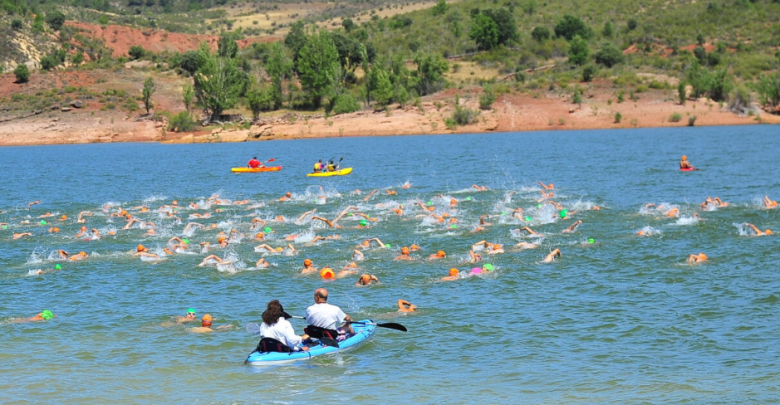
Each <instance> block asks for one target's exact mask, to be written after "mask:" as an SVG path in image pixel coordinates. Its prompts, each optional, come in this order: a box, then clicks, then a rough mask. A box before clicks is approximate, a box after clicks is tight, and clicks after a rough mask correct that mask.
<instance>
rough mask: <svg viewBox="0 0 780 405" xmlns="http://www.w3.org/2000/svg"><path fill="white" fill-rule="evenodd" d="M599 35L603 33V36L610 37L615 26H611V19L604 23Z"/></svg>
mask: <svg viewBox="0 0 780 405" xmlns="http://www.w3.org/2000/svg"><path fill="white" fill-rule="evenodd" d="M601 35H603V36H604V38H612V35H615V27H613V26H612V21H607V22H606V23H604V29H603V30H602V31H601Z"/></svg>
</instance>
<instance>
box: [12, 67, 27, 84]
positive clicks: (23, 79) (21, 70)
mask: <svg viewBox="0 0 780 405" xmlns="http://www.w3.org/2000/svg"><path fill="white" fill-rule="evenodd" d="M14 75H16V81H17V82H19V83H27V82H28V81H29V80H30V69H28V68H27V65H25V64H21V65H18V66H17V67H16V69H14Z"/></svg>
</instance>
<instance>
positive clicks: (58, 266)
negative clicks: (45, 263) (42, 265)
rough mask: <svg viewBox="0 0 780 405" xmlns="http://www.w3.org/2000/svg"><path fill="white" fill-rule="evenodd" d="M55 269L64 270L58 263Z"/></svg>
mask: <svg viewBox="0 0 780 405" xmlns="http://www.w3.org/2000/svg"><path fill="white" fill-rule="evenodd" d="M54 268H55V269H57V270H60V269H62V266H60V264H59V263H57V264H55V265H54Z"/></svg>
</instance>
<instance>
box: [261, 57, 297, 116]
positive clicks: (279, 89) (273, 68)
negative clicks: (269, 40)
mask: <svg viewBox="0 0 780 405" xmlns="http://www.w3.org/2000/svg"><path fill="white" fill-rule="evenodd" d="M292 68H293V62H292V59H290V57H289V56H287V53H285V52H284V47H282V45H281V44H280V43H279V42H274V43H273V44H272V45H271V49H270V52H269V58H268V63H266V64H265V71H266V72H267V73H268V75H269V76H271V98H272V99H273V108H274V109H279V108H282V100H283V99H284V94H283V88H284V87H283V85H282V84H283V82H284V79H285V78H286V77H290V75H291V74H292Z"/></svg>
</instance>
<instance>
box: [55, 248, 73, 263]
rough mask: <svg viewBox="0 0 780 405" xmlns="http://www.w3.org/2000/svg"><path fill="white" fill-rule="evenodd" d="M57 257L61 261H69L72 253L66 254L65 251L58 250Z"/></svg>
mask: <svg viewBox="0 0 780 405" xmlns="http://www.w3.org/2000/svg"><path fill="white" fill-rule="evenodd" d="M57 255H58V256H59V257H60V259H64V260H68V256H70V253H68V252H66V251H65V250H63V249H58V250H57Z"/></svg>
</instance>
